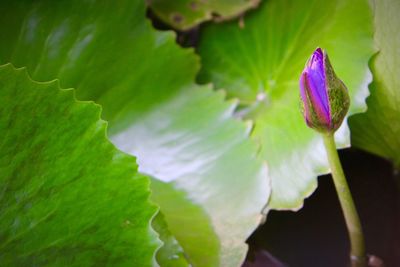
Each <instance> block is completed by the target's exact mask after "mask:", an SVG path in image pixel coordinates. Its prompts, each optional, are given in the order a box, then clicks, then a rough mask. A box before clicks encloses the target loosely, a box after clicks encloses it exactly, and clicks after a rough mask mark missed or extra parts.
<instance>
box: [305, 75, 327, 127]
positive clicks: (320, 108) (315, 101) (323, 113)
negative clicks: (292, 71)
mask: <svg viewBox="0 0 400 267" xmlns="http://www.w3.org/2000/svg"><path fill="white" fill-rule="evenodd" d="M303 79H304V88H305V90H306V92H305V93H306V95H307V96H308V97H309V98H310V101H311V105H312V108H313V110H314V111H315V113H316V115H317V117H318V119H319V120H320V123H324V124H326V125H328V126H330V125H331V119H330V115H329V104H328V102H324V100H323V99H322V98H321V96H320V94H319V89H318V88H316V87H315V84H314V83H313V81H312V79H311V78H310V76H309V73H308V72H304V78H303ZM310 119H311V118H310Z"/></svg>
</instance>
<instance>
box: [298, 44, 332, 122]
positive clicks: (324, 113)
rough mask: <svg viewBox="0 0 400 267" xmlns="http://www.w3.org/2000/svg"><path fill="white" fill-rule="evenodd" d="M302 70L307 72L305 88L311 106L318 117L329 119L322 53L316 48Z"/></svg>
mask: <svg viewBox="0 0 400 267" xmlns="http://www.w3.org/2000/svg"><path fill="white" fill-rule="evenodd" d="M304 72H306V73H307V75H306V76H307V84H308V85H309V86H307V88H308V89H309V96H310V98H311V101H312V102H313V106H314V107H316V108H315V110H316V112H317V114H318V115H319V117H321V118H324V119H326V121H330V108H329V99H328V91H327V84H326V77H325V71H324V53H323V52H322V50H321V48H317V49H316V50H315V51H314V53H313V55H312V56H311V58H310V60H309V61H308V63H307V66H306V69H305V70H304Z"/></svg>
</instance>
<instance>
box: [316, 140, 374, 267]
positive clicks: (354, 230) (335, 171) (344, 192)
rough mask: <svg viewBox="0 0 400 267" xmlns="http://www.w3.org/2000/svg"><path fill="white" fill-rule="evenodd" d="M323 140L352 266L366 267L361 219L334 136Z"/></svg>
mask: <svg viewBox="0 0 400 267" xmlns="http://www.w3.org/2000/svg"><path fill="white" fill-rule="evenodd" d="M323 139H324V145H325V149H326V152H327V154H328V161H329V165H330V168H331V171H332V177H333V182H334V184H335V188H336V192H337V195H338V197H339V201H340V205H341V207H342V211H343V214H344V218H345V221H346V226H347V230H348V234H349V237H350V243H351V251H350V261H351V266H352V267H365V266H366V255H365V245H364V236H363V232H362V228H361V223H360V218H359V217H358V213H357V210H356V207H355V205H354V201H353V198H352V196H351V193H350V189H349V186H348V184H347V181H346V177H345V176H344V172H343V168H342V165H341V164H340V159H339V155H338V152H337V150H336V144H335V139H334V134H333V133H331V134H323Z"/></svg>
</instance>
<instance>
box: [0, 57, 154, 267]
mask: <svg viewBox="0 0 400 267" xmlns="http://www.w3.org/2000/svg"><path fill="white" fill-rule="evenodd" d="M0 114H1V116H0V134H1V136H2V141H1V145H0V192H1V193H0V214H1V218H0V240H1V244H0V262H1V265H2V266H96V265H102V266H153V264H154V262H155V261H154V256H153V255H154V253H155V251H156V249H157V248H158V247H159V246H160V241H159V240H158V238H157V234H156V233H155V232H154V231H153V230H152V228H151V227H150V221H151V219H152V217H153V216H154V215H155V213H156V212H157V207H156V206H155V205H153V204H151V203H150V202H149V195H150V191H149V179H148V177H145V176H143V175H140V174H138V172H137V165H136V163H135V159H134V158H133V157H131V156H128V155H126V154H123V153H121V152H120V151H118V150H117V149H116V148H115V147H114V146H113V145H112V144H111V143H110V142H109V140H108V139H107V138H106V123H105V122H104V121H101V120H100V107H99V106H98V105H95V104H94V103H92V102H78V101H76V100H75V99H74V95H73V91H72V90H60V89H59V86H58V82H57V81H53V82H45V83H37V82H34V81H32V80H31V79H30V78H29V77H28V75H27V73H26V71H25V69H15V68H14V67H13V66H11V65H10V64H8V65H3V66H0Z"/></svg>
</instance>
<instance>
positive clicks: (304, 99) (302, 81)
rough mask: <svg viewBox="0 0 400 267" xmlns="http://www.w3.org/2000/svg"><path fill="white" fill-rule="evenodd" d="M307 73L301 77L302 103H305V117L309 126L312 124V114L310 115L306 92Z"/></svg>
mask: <svg viewBox="0 0 400 267" xmlns="http://www.w3.org/2000/svg"><path fill="white" fill-rule="evenodd" d="M306 75H307V74H306V72H303V73H302V74H301V76H300V97H301V101H302V102H303V104H304V105H303V106H304V117H305V119H306V122H307V124H308V125H309V124H310V120H311V114H310V107H309V106H308V100H307V92H306V83H305V76H306Z"/></svg>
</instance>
